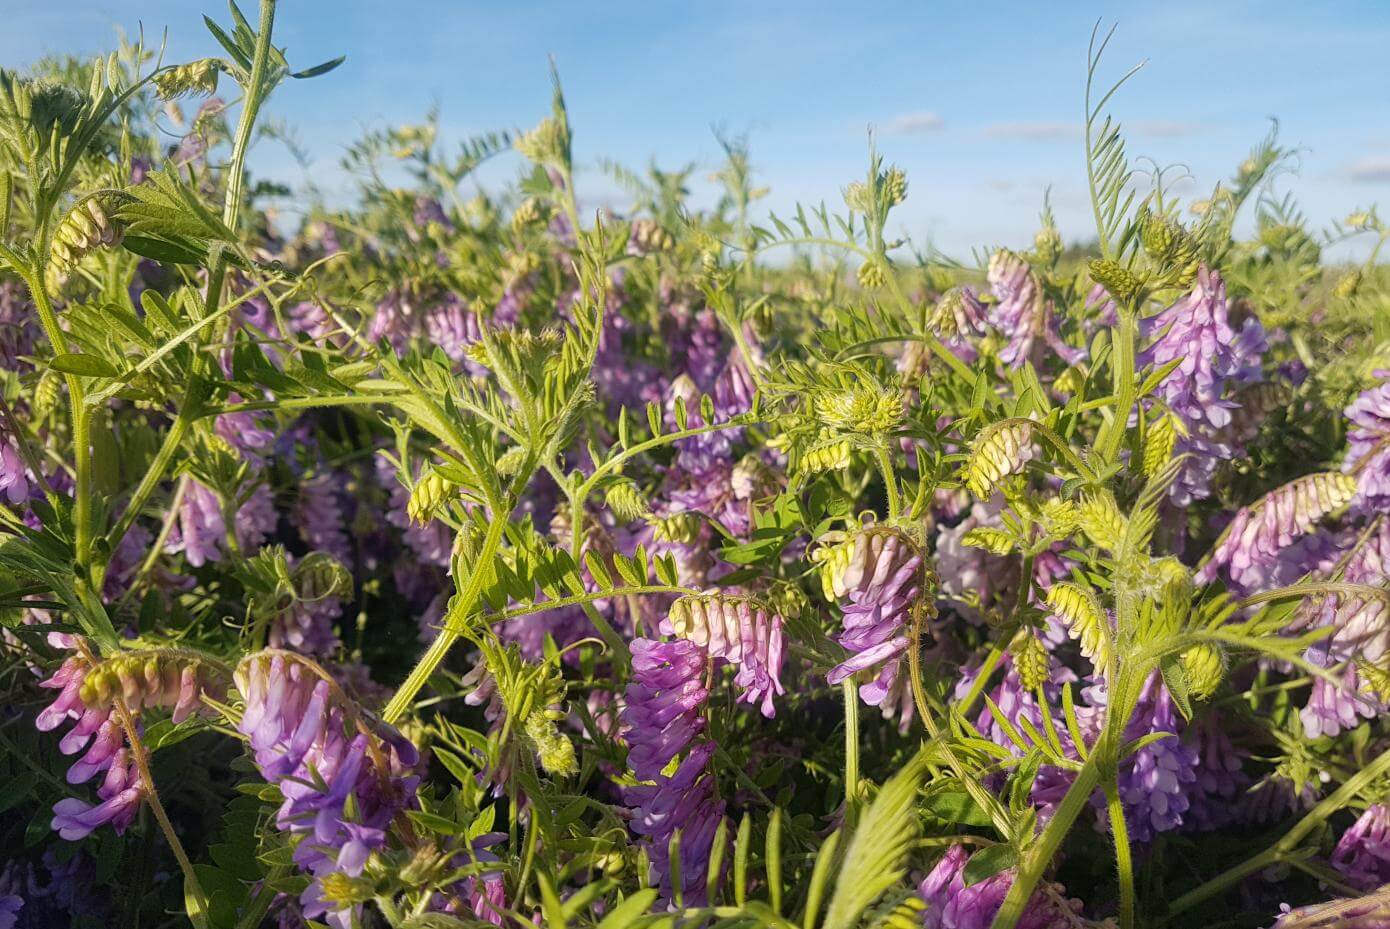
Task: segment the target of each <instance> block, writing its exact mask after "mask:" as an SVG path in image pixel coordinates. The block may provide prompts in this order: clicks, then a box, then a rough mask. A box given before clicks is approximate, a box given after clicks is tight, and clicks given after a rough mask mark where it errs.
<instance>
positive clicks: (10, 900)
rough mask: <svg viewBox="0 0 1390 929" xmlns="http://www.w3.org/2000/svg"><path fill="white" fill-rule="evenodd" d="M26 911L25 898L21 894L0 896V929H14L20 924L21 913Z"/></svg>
mask: <svg viewBox="0 0 1390 929" xmlns="http://www.w3.org/2000/svg"><path fill="white" fill-rule="evenodd" d="M22 909H24V898H23V897H21V896H20V895H19V894H8V893H7V894H4V895H3V896H0V929H14V927H15V926H16V925H17V924H18V923H19V911H20V910H22Z"/></svg>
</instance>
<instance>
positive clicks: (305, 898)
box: [235, 653, 420, 929]
mask: <svg viewBox="0 0 1390 929" xmlns="http://www.w3.org/2000/svg"><path fill="white" fill-rule="evenodd" d="M235 677H236V683H237V687H238V689H239V690H240V691H241V694H242V697H243V698H244V699H245V702H246V709H245V712H244V713H243V714H242V718H241V721H240V722H239V723H238V729H239V730H240V731H241V732H242V733H243V734H244V735H246V736H247V738H248V741H249V743H250V747H251V751H252V755H253V757H254V759H255V762H256V767H257V768H258V769H259V770H260V772H261V775H262V776H263V777H264V778H265V779H266V780H267V781H268V782H270V783H273V784H277V785H278V786H279V788H280V792H281V793H282V794H283V795H284V798H285V799H284V802H283V803H282V804H281V806H280V809H279V810H278V811H277V813H276V818H275V822H276V826H277V827H278V828H280V829H282V830H284V831H287V832H290V833H292V834H293V835H294V836H296V837H297V838H298V844H297V845H296V846H295V851H294V861H295V864H296V865H298V866H299V867H300V868H301V869H303V870H304V871H306V872H308V873H309V874H310V875H311V877H312V878H313V880H312V881H311V883H310V884H309V886H308V887H307V888H306V889H305V891H304V893H303V894H301V896H300V903H301V904H302V905H303V906H304V915H305V916H307V917H308V918H310V919H321V920H323V921H326V922H328V923H329V925H332V926H335V927H339V929H349V927H350V926H351V925H354V924H355V921H356V917H357V913H356V912H355V908H340V907H338V906H337V905H336V904H334V903H332V902H330V901H329V900H327V899H325V895H324V892H323V884H322V882H323V880H324V879H325V878H326V877H328V876H329V875H332V874H346V875H348V876H349V877H356V876H358V875H360V874H361V873H362V870H363V868H364V867H365V866H366V863H367V858H368V857H369V856H370V855H371V854H372V852H374V851H377V850H380V849H382V848H385V846H386V842H387V830H388V829H390V828H391V824H392V821H393V820H394V819H395V818H396V816H397V814H399V813H401V812H403V811H404V810H406V809H407V808H409V807H410V806H412V805H413V803H414V796H415V788H416V786H417V785H418V783H419V775H418V773H417V770H416V769H417V766H418V765H419V763H420V755H419V752H418V751H417V750H416V749H415V746H414V745H413V744H411V742H410V741H409V740H408V739H406V738H405V737H404V736H402V735H401V734H400V733H399V732H397V731H396V730H395V729H393V728H392V727H390V726H388V725H386V724H385V723H382V722H380V721H378V720H375V719H371V718H369V717H367V716H366V715H365V714H363V713H361V712H360V710H358V709H357V708H356V707H354V706H353V705H352V704H351V703H350V702H349V701H348V700H347V699H346V698H345V697H344V696H343V695H342V692H341V691H340V690H336V689H335V687H334V685H333V684H331V683H330V682H329V681H328V680H327V679H325V678H324V677H322V676H320V672H318V671H316V670H315V669H314V668H313V667H312V666H310V665H308V664H305V663H303V662H302V661H300V660H296V659H294V658H292V657H289V656H286V655H284V654H282V653H275V654H273V655H270V656H267V655H264V654H261V655H253V656H251V657H249V658H248V659H246V660H244V661H243V662H242V664H241V665H240V667H238V668H237V671H236V676H235Z"/></svg>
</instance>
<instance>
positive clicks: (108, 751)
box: [34, 650, 226, 829]
mask: <svg viewBox="0 0 1390 929" xmlns="http://www.w3.org/2000/svg"><path fill="white" fill-rule="evenodd" d="M39 686H40V687H45V688H48V689H50V690H57V691H58V692H59V693H58V696H57V698H55V699H54V701H53V702H52V703H51V704H49V706H47V707H46V708H44V710H43V711H42V712H40V713H39V715H38V717H37V718H36V719H35V720H34V726H35V728H37V729H38V730H39V731H40V732H50V731H52V730H54V729H56V728H58V727H59V726H61V725H62V724H63V723H65V722H68V721H75V725H74V726H73V727H72V729H71V730H69V731H68V732H67V734H66V735H64V736H63V738H62V740H61V741H60V742H59V743H58V749H59V751H61V752H62V753H63V754H64V755H75V754H77V753H78V752H81V751H83V749H86V751H85V752H84V753H83V755H82V756H81V757H80V758H78V759H77V760H76V761H75V762H74V763H73V764H72V766H71V767H70V768H69V769H68V772H67V780H68V783H70V784H81V783H85V782H86V781H89V780H91V779H92V778H93V777H95V776H96V775H98V774H100V773H101V772H103V771H105V772H107V776H106V781H105V782H104V783H103V785H102V787H101V788H100V789H99V790H98V795H99V796H100V797H101V798H102V799H103V800H106V801H111V803H110V804H109V805H106V808H105V809H104V810H103V812H102V813H89V812H86V811H87V807H86V805H85V804H82V802H81V801H75V803H69V802H68V801H63V803H64V807H63V810H61V811H59V810H58V808H57V807H54V810H55V812H62V813H65V814H69V813H70V814H72V815H74V816H76V814H77V813H78V812H82V813H83V815H84V816H85V817H86V819H85V820H82V821H89V820H91V819H92V818H93V817H100V816H103V815H106V813H111V815H112V817H113V818H115V819H117V821H119V819H118V817H117V813H122V814H123V811H124V805H123V804H124V803H126V802H129V801H130V798H129V797H127V798H126V801H121V802H117V801H116V799H115V798H116V795H117V794H121V793H123V792H125V791H126V790H127V789H128V788H130V789H133V788H134V787H135V784H136V782H135V780H134V779H132V778H131V777H130V776H129V775H128V773H127V774H121V773H119V772H115V771H114V769H115V768H117V767H121V766H124V765H125V763H126V757H127V756H126V739H125V730H124V729H123V728H122V727H121V724H120V720H119V716H118V713H117V710H116V703H115V701H117V700H119V701H120V702H121V704H122V705H124V707H125V708H126V709H127V710H128V711H129V712H130V713H132V714H134V715H135V716H136V717H137V718H138V715H139V713H140V712H141V711H142V710H145V709H153V708H156V707H163V708H166V709H169V710H171V711H172V720H173V722H174V723H175V724H178V723H181V722H183V721H184V720H185V719H187V718H189V717H190V716H192V715H193V714H194V713H197V712H200V711H203V710H204V704H203V699H202V698H203V696H204V695H209V696H213V697H216V698H219V699H220V698H221V697H222V696H223V695H224V694H225V689H226V688H225V683H223V682H222V681H220V680H219V678H218V675H217V674H216V672H215V671H213V669H212V668H211V667H210V666H208V665H207V664H206V663H204V662H202V661H200V660H198V659H196V658H194V657H192V656H191V654H190V653H178V652H173V651H167V650H162V651H156V652H125V653H121V654H118V655H116V656H113V657H111V658H108V659H107V660H105V661H104V662H102V663H100V664H99V665H97V666H95V667H93V666H92V665H90V664H89V663H88V660H87V659H86V658H85V657H83V656H80V655H73V656H70V657H69V658H68V659H67V660H66V661H64V662H63V664H62V666H61V667H60V668H59V669H58V670H57V671H55V672H54V673H53V675H52V676H51V677H49V678H48V679H47V680H45V681H42V682H41V683H40V684H39ZM137 805H138V804H137ZM132 815H133V814H132ZM55 828H58V827H56V826H55ZM69 828H70V829H74V828H76V827H75V826H71V825H70V827H69Z"/></svg>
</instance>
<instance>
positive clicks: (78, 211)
mask: <svg viewBox="0 0 1390 929" xmlns="http://www.w3.org/2000/svg"><path fill="white" fill-rule="evenodd" d="M115 206H116V196H115V195H110V194H97V195H94V196H91V197H88V198H86V199H85V200H81V201H79V202H78V203H76V204H75V205H74V206H73V207H72V209H70V210H68V212H67V214H66V215H65V216H64V217H63V219H62V221H61V222H59V223H58V227H57V228H56V229H54V231H53V241H52V243H51V245H50V246H49V262H50V265H51V267H52V268H53V270H54V271H55V272H56V273H58V274H62V273H66V272H68V271H71V270H72V269H73V267H75V266H76V265H77V263H78V262H79V261H81V260H82V258H83V257H85V256H86V255H87V254H89V253H90V252H92V251H94V250H96V249H97V248H101V247H110V246H114V245H117V244H119V243H120V241H121V235H122V228H121V226H120V224H119V223H117V222H116V221H115V220H113V219H112V218H111V216H110V213H111V211H112V210H114V209H115Z"/></svg>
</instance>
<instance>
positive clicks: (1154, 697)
mask: <svg viewBox="0 0 1390 929" xmlns="http://www.w3.org/2000/svg"><path fill="white" fill-rule="evenodd" d="M1182 728H1183V727H1182V726H1180V725H1179V722H1178V717H1177V713H1176V711H1175V709H1174V706H1173V700H1172V698H1171V697H1169V696H1168V691H1167V689H1166V688H1165V687H1163V685H1162V683H1161V681H1160V680H1159V679H1158V677H1157V676H1156V675H1155V677H1154V679H1153V680H1151V681H1150V682H1149V685H1148V687H1147V688H1146V693H1145V695H1144V697H1142V698H1141V699H1140V705H1139V707H1138V708H1137V710H1136V712H1135V714H1134V717H1133V718H1132V719H1131V720H1130V724H1129V726H1128V727H1127V728H1126V730H1125V737H1126V739H1127V740H1130V741H1132V740H1134V739H1137V738H1142V737H1143V736H1145V735H1150V734H1152V733H1156V732H1173V733H1179V732H1181V731H1182ZM1197 764H1198V756H1197V752H1196V751H1195V750H1194V749H1193V748H1191V747H1190V746H1188V745H1184V744H1183V743H1182V741H1181V740H1180V739H1179V738H1178V737H1177V736H1176V735H1174V736H1168V737H1165V738H1162V739H1159V740H1158V741H1156V742H1151V743H1149V744H1148V745H1146V746H1144V747H1143V748H1141V749H1140V750H1139V751H1137V752H1135V753H1134V754H1133V755H1131V756H1130V758H1129V759H1127V760H1126V762H1124V763H1123V764H1122V770H1121V771H1120V785H1119V787H1120V799H1121V800H1122V801H1124V804H1125V825H1126V827H1127V828H1128V829H1129V837H1130V839H1131V840H1132V841H1135V842H1147V841H1148V840H1149V839H1151V838H1152V837H1153V836H1154V834H1155V833H1159V832H1167V831H1170V830H1172V829H1176V828H1177V827H1178V826H1180V825H1182V823H1183V814H1185V813H1186V812H1187V810H1188V808H1189V807H1190V806H1191V800H1190V799H1189V793H1190V792H1191V791H1192V790H1193V789H1194V788H1193V786H1192V785H1194V784H1195V783H1196V781H1197Z"/></svg>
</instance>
